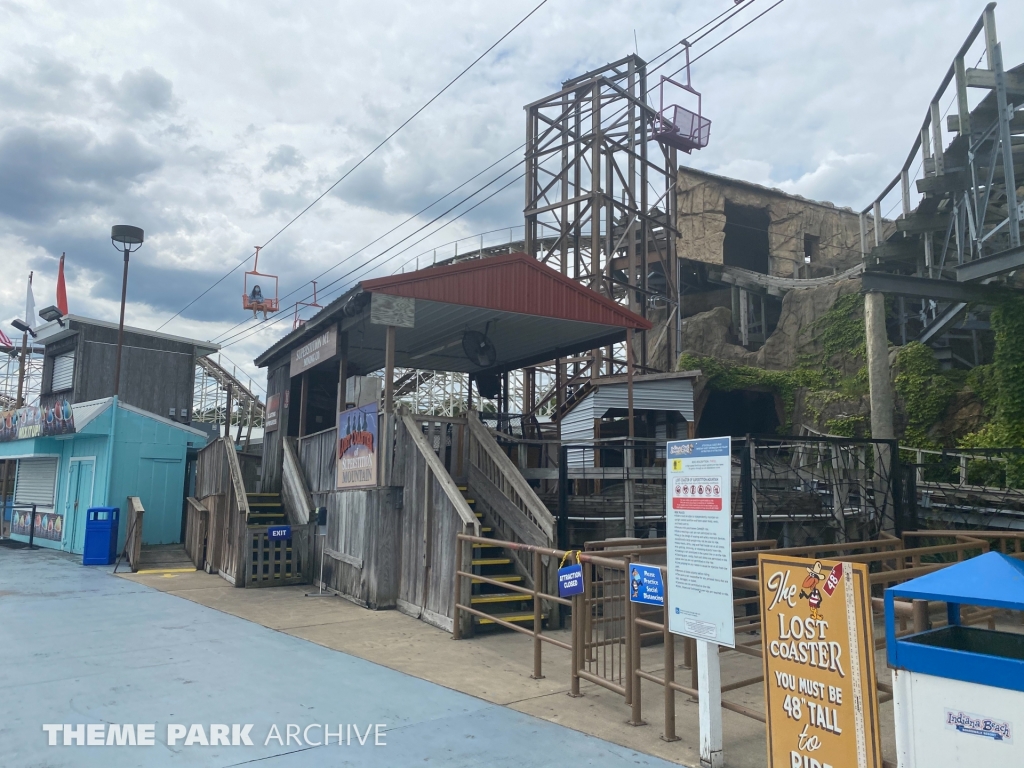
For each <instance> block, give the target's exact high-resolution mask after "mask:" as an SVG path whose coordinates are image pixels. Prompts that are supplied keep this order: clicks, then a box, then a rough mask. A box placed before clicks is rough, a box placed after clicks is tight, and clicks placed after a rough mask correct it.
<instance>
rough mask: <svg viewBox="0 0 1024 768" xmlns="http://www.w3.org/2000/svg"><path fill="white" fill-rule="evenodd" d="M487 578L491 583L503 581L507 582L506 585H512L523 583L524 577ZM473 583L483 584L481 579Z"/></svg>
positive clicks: (474, 580)
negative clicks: (518, 582) (516, 582)
mask: <svg viewBox="0 0 1024 768" xmlns="http://www.w3.org/2000/svg"><path fill="white" fill-rule="evenodd" d="M487 578H489V579H490V580H491V581H502V582H505V583H511V582H513V581H522V580H523V577H522V576H488V577H487ZM473 583H474V584H483V582H482V581H480V579H473Z"/></svg>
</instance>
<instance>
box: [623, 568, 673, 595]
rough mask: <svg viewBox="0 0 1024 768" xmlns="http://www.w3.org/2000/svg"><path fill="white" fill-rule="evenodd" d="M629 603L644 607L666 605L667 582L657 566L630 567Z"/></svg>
mask: <svg viewBox="0 0 1024 768" xmlns="http://www.w3.org/2000/svg"><path fill="white" fill-rule="evenodd" d="M629 601H630V602H631V603H641V604H643V605H665V582H664V581H663V580H662V578H661V568H659V567H658V566H656V565H640V564H639V563H632V564H630V566H629Z"/></svg>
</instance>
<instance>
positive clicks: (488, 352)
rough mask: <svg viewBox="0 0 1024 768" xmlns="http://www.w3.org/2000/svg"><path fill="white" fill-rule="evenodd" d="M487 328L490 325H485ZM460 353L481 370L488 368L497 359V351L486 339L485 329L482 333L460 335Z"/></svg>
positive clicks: (468, 332)
mask: <svg viewBox="0 0 1024 768" xmlns="http://www.w3.org/2000/svg"><path fill="white" fill-rule="evenodd" d="M487 325H488V327H489V326H490V323H488V324H487ZM462 351H463V352H465V353H466V357H468V358H469V359H470V361H471V362H473V363H474V364H475V365H479V366H480V367H481V368H490V367H491V366H492V365H494V363H495V362H496V361H497V359H498V351H497V350H496V349H495V348H494V344H493V343H492V342H491V340H490V339H488V338H487V328H485V329H484V332H483V333H480V331H466V332H465V333H464V334H462Z"/></svg>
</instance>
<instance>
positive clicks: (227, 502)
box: [186, 437, 249, 587]
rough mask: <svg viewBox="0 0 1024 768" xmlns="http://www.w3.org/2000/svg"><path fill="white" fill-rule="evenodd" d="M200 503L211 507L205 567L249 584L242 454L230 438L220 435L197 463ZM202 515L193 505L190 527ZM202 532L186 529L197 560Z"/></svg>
mask: <svg viewBox="0 0 1024 768" xmlns="http://www.w3.org/2000/svg"><path fill="white" fill-rule="evenodd" d="M195 499H196V502H197V503H198V505H200V506H201V507H202V508H204V509H205V510H207V512H208V514H207V516H206V518H205V522H206V536H205V540H206V555H205V558H204V559H205V567H206V570H207V571H208V572H209V573H219V574H220V575H221V576H222V577H224V578H225V579H227V580H228V581H229V582H231V583H232V584H234V585H235V586H236V587H244V586H245V571H244V567H245V560H246V551H245V549H246V548H245V547H244V546H243V540H244V539H245V528H246V524H247V521H248V517H249V502H248V500H247V499H246V496H245V486H244V484H243V482H242V471H241V468H240V467H239V463H238V456H237V455H236V454H235V448H234V445H233V443H232V442H231V441H230V440H227V439H225V438H223V437H220V438H217V439H216V440H214V441H213V442H212V443H210V444H209V445H207V446H206V447H205V448H203V449H202V450H201V451H200V452H199V459H198V463H197V466H196V495H195ZM201 519H202V516H200V515H199V514H198V512H197V511H196V508H195V507H193V506H192V505H191V504H190V505H189V515H188V520H187V521H186V526H190V525H192V524H194V523H195V524H198V523H199V521H200V520H201ZM200 540H201V539H200V531H198V530H191V529H189V528H186V541H189V542H193V543H194V548H193V551H192V552H191V553H190V556H191V557H192V558H193V562H196V558H197V557H198V555H197V549H198V542H199V541H200Z"/></svg>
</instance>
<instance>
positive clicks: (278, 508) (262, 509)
mask: <svg viewBox="0 0 1024 768" xmlns="http://www.w3.org/2000/svg"><path fill="white" fill-rule="evenodd" d="M245 497H246V499H247V500H248V502H249V525H288V517H287V515H285V512H284V505H283V504H282V503H281V494H279V493H247V494H245Z"/></svg>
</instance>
